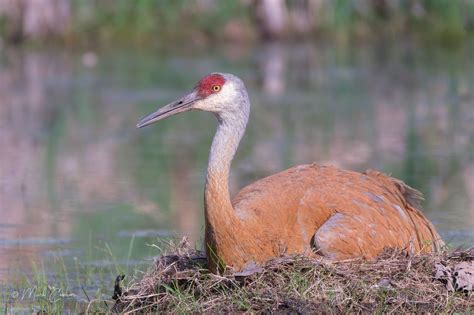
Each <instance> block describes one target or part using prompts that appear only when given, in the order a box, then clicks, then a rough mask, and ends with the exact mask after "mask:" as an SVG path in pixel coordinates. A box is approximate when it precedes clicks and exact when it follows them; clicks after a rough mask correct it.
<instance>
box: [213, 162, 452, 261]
mask: <svg viewBox="0 0 474 315" xmlns="http://www.w3.org/2000/svg"><path fill="white" fill-rule="evenodd" d="M422 199H423V197H422V194H421V193H420V192H418V191H417V190H415V189H413V188H411V187H409V186H407V185H406V184H405V183H403V182H402V181H400V180H397V179H394V178H392V177H390V176H387V175H385V174H383V173H380V172H377V171H373V170H368V171H367V172H365V173H357V172H352V171H347V170H342V169H338V168H336V167H325V166H317V165H315V164H312V165H301V166H296V167H293V168H290V169H288V170H286V171H283V172H281V173H278V174H275V175H272V176H269V177H266V178H263V179H261V180H259V181H257V182H255V183H253V184H251V185H249V186H247V187H245V188H243V189H242V190H241V191H240V192H239V193H238V194H237V195H236V196H235V197H234V199H233V200H232V206H233V208H234V211H235V214H236V216H237V218H239V220H235V221H232V222H231V224H229V220H228V219H229V218H228V217H226V216H222V217H220V218H218V219H217V220H216V221H213V224H212V225H213V226H216V225H218V226H224V225H225V226H226V228H227V229H228V231H227V233H225V234H226V235H222V236H221V237H219V236H217V237H207V240H209V241H211V240H212V244H213V245H212V247H213V250H214V251H216V253H215V254H216V255H217V256H218V257H219V258H220V259H222V261H223V262H225V264H227V265H230V266H233V267H234V268H236V269H241V268H242V267H244V266H245V265H246V264H247V263H249V262H264V261H266V260H268V259H270V258H272V257H275V256H278V255H281V254H296V253H303V254H308V255H313V254H314V253H315V252H316V253H317V254H320V255H323V256H326V257H327V258H330V259H337V260H340V259H348V258H353V257H364V258H373V257H375V256H377V254H379V253H380V252H381V251H382V250H383V249H384V248H386V247H396V248H402V249H407V250H408V249H410V248H412V249H414V250H415V251H416V252H419V251H424V252H431V251H438V250H439V249H440V248H441V246H442V245H443V242H442V240H441V238H440V236H439V235H438V233H437V232H436V230H435V229H434V227H433V225H432V224H431V223H430V222H429V221H428V220H427V219H426V217H425V216H424V215H423V213H422V212H421V211H420V210H419V209H418V208H417V207H415V204H414V201H419V200H422ZM210 228H211V227H209V226H208V229H210Z"/></svg>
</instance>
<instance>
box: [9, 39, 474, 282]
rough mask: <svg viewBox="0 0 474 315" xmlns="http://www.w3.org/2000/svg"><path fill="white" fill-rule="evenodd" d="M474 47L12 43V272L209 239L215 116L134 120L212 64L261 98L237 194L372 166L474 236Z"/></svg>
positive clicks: (468, 238)
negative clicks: (165, 241)
mask: <svg viewBox="0 0 474 315" xmlns="http://www.w3.org/2000/svg"><path fill="white" fill-rule="evenodd" d="M472 46H473V45H472V43H471V44H469V43H468V44H466V47H463V48H459V49H457V50H456V51H444V50H439V49H431V48H426V47H417V46H413V45H409V44H402V43H399V44H397V45H394V44H391V45H388V44H385V43H381V44H375V45H366V46H356V47H350V46H345V47H340V46H333V45H323V44H321V45H315V44H306V43H302V44H267V45H261V46H249V47H245V46H222V47H212V49H209V50H206V49H195V48H192V49H191V48H190V49H183V47H175V48H169V47H168V48H167V49H162V50H156V49H155V50H138V49H137V50H135V49H134V50H132V49H130V50H128V51H127V50H112V49H111V50H106V51H102V52H95V53H96V54H97V64H96V65H91V63H90V62H89V61H88V59H87V58H88V57H87V56H90V55H84V52H76V53H71V52H70V51H61V50H54V51H53V50H51V51H27V50H23V51H22V50H4V51H1V52H0V103H1V105H0V148H1V150H2V152H1V154H0V167H1V168H0V172H1V173H0V215H1V223H0V279H2V280H6V279H9V278H10V277H11V276H12V275H14V274H15V273H17V272H18V271H19V270H22V268H26V269H25V270H28V268H29V266H31V262H32V261H33V262H35V261H36V262H37V261H46V262H47V261H48V259H50V258H51V257H53V256H58V255H59V256H61V257H63V258H64V261H65V264H66V265H71V264H73V261H74V258H76V259H79V260H80V261H81V262H82V263H89V264H98V265H100V264H107V262H108V261H110V257H111V256H110V252H111V253H113V257H114V259H115V261H116V262H119V263H123V264H127V263H129V264H132V263H135V262H137V261H141V260H142V259H145V258H147V257H152V256H153V255H155V254H156V253H157V250H156V248H154V247H150V246H148V244H151V243H154V242H156V240H157V238H176V239H179V238H180V237H181V236H184V235H187V236H189V237H190V240H191V241H192V242H197V243H199V242H200V241H201V238H202V235H203V206H202V204H203V201H202V195H203V193H202V192H203V186H204V178H205V169H206V163H207V154H208V149H209V146H210V142H211V139H212V135H213V133H214V129H215V125H216V122H215V119H214V117H212V115H210V114H207V113H203V112H193V113H186V114H183V115H181V116H179V117H174V118H172V119H167V120H165V121H163V122H160V123H159V124H156V125H154V126H152V127H150V128H146V129H142V130H137V129H136V128H135V124H136V122H137V121H138V119H139V118H140V117H141V116H143V115H144V114H147V113H149V112H151V111H154V110H155V109H156V108H158V107H159V106H161V105H164V104H166V103H168V102H169V101H171V100H172V99H174V98H175V97H177V96H179V95H182V94H183V93H184V92H185V91H187V90H188V89H190V88H192V87H193V86H194V83H195V82H196V81H197V80H198V79H199V78H200V77H201V76H203V75H205V74H207V73H209V72H212V71H222V72H232V73H234V74H236V75H238V76H240V77H241V78H242V79H243V80H244V81H245V83H246V85H247V88H248V90H249V94H250V98H251V101H252V105H253V108H252V114H251V118H250V122H249V125H248V130H247V133H246V136H245V137H244V139H243V142H242V144H241V147H240V150H239V152H238V154H237V156H236V159H235V161H234V163H233V170H232V175H231V188H232V191H233V192H234V193H235V192H236V191H238V189H239V188H241V187H243V186H244V185H246V184H248V183H250V182H252V181H254V180H256V179H258V178H260V177H263V176H266V175H270V174H273V173H275V172H278V171H280V170H283V169H286V168H288V167H290V166H293V165H296V164H301V163H310V162H317V163H319V164H325V165H337V166H340V167H344V168H349V169H352V170H358V171H363V170H365V169H367V168H375V169H379V170H381V171H384V172H386V173H389V174H392V175H393V176H395V177H398V178H400V179H402V180H404V181H405V182H407V183H408V184H409V185H412V186H414V187H416V188H418V189H419V190H421V191H422V192H423V193H424V194H425V197H426V202H425V204H424V212H425V213H426V215H427V216H428V217H429V218H430V219H431V220H432V221H433V222H434V224H435V226H436V227H437V228H438V230H439V231H440V233H441V235H442V236H443V237H444V238H445V239H446V240H447V241H449V242H451V243H452V244H454V245H460V244H471V245H472V244H473V243H474V92H473V91H474V88H473V87H474V62H473V60H474V58H472V57H473V56H472V51H474V50H473V49H472ZM109 250H110V252H109ZM46 269H47V267H46ZM51 272H52V273H54V271H51Z"/></svg>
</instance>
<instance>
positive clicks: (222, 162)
mask: <svg viewBox="0 0 474 315" xmlns="http://www.w3.org/2000/svg"><path fill="white" fill-rule="evenodd" d="M217 119H218V122H219V125H218V127H217V131H216V134H215V136H214V140H213V141H212V146H211V151H210V153H209V162H208V166H207V178H206V191H207V190H208V189H210V188H211V187H210V185H211V184H213V187H212V188H214V193H219V194H221V196H219V197H220V198H219V199H220V200H221V201H223V200H224V199H225V200H228V202H229V203H230V195H229V188H228V187H229V174H230V165H231V163H232V160H233V158H234V156H235V153H236V151H237V148H238V146H239V143H240V140H241V139H242V137H243V135H244V132H245V127H246V125H247V121H248V113H242V114H241V115H235V116H232V117H225V116H223V115H221V116H217ZM214 185H217V186H214ZM217 188H218V190H217V191H216V189H217Z"/></svg>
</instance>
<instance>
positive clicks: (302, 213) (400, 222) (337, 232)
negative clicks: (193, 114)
mask: <svg viewBox="0 0 474 315" xmlns="http://www.w3.org/2000/svg"><path fill="white" fill-rule="evenodd" d="M191 109H197V110H203V111H208V112H212V113H213V114H214V115H215V116H216V117H217V121H218V128H217V132H216V135H215V136H214V140H213V142H212V146H211V151H210V154H209V162H208V168H207V176H206V188H205V193H204V197H205V199H204V204H205V220H206V235H205V249H206V253H207V257H208V262H209V266H210V268H211V270H213V271H215V270H217V269H218V267H219V266H220V265H227V266H231V267H233V268H235V269H238V270H239V269H242V268H244V267H245V265H246V264H248V263H252V262H253V263H261V262H264V261H266V260H268V259H270V258H272V257H276V256H279V255H282V254H307V255H322V256H324V257H326V258H328V259H334V260H341V259H347V258H353V257H365V258H372V257H374V256H376V255H377V254H379V253H380V252H381V251H382V250H383V249H384V248H386V247H396V248H402V249H406V250H409V251H413V252H419V251H426V252H430V251H438V250H439V249H440V247H441V246H442V245H443V242H442V240H441V238H440V236H439V235H438V233H437V232H436V230H435V229H434V227H433V225H432V224H431V223H430V222H429V221H428V219H427V218H426V217H425V216H424V215H423V214H422V213H421V211H420V210H419V209H418V208H417V206H416V202H417V201H419V200H420V199H422V197H421V193H419V192H418V191H416V190H414V189H413V188H410V187H408V186H407V185H405V184H404V183H403V182H402V181H399V180H397V179H394V178H391V177H389V176H387V175H384V174H382V173H379V172H376V171H367V172H365V173H363V174H362V173H357V172H351V171H346V170H341V169H338V168H335V167H325V166H317V165H315V164H312V165H301V166H296V167H293V168H290V169H288V170H286V171H283V172H280V173H278V174H275V175H272V176H269V177H266V178H263V179H261V180H259V181H257V182H255V183H253V184H251V185H249V186H247V187H245V188H244V189H242V190H241V191H240V192H239V193H238V194H237V195H236V196H235V197H234V199H233V200H231V198H230V195H229V187H228V182H229V173H230V164H231V162H232V159H233V157H234V155H235V152H236V150H237V147H238V145H239V142H240V140H241V139H242V136H243V134H244V132H245V127H246V125H247V121H248V117H249V113H250V101H249V98H248V95H247V91H246V89H245V86H244V83H243V82H242V80H240V79H239V78H237V77H236V76H234V75H232V74H225V73H213V74H210V75H208V76H206V77H204V78H203V79H201V81H199V82H198V84H197V85H196V87H195V88H194V89H193V91H191V92H190V93H188V94H187V95H184V96H183V97H181V98H179V99H177V100H175V101H174V102H172V103H170V104H168V105H166V106H164V107H162V108H161V109H159V110H157V111H156V112H155V113H152V114H150V115H148V116H146V117H145V118H143V119H142V120H141V121H140V122H139V123H138V125H137V126H138V127H144V126H147V125H149V124H151V123H153V122H155V121H158V120H161V119H164V118H166V117H169V116H172V115H175V114H178V113H181V112H185V111H188V110H191Z"/></svg>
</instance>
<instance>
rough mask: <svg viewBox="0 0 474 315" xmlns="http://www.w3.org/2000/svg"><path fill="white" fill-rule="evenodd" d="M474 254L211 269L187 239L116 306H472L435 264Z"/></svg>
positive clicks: (386, 309)
mask: <svg viewBox="0 0 474 315" xmlns="http://www.w3.org/2000/svg"><path fill="white" fill-rule="evenodd" d="M461 261H474V249H470V250H463V251H462V250H457V251H454V252H449V253H448V252H445V253H442V254H436V255H428V254H419V255H413V256H410V255H407V254H406V253H404V252H401V251H398V250H393V249H391V250H386V251H384V252H383V253H382V254H381V255H380V256H379V257H378V258H377V259H375V260H373V261H364V260H360V259H356V260H351V261H343V262H330V261H326V260H323V259H315V258H308V257H303V256H291V257H281V258H276V259H273V260H271V261H269V262H268V263H266V264H265V265H264V266H262V267H257V266H254V267H250V268H248V269H246V270H245V271H243V272H240V273H235V272H232V270H226V271H225V272H224V273H223V274H221V275H217V274H212V273H210V272H209V271H208V270H207V269H206V260H205V258H204V256H203V254H202V253H201V252H199V251H196V250H193V249H191V248H190V247H189V245H188V244H187V243H186V242H182V243H180V244H179V245H177V246H173V247H172V248H171V249H170V250H169V251H168V254H166V255H163V256H161V257H160V258H158V259H157V261H156V263H155V265H154V266H153V267H152V268H151V269H150V270H149V272H148V273H147V274H146V275H145V276H144V278H143V279H142V280H141V281H139V282H137V283H134V284H131V286H130V287H129V288H128V289H127V290H125V293H124V294H123V295H122V296H121V297H120V299H119V300H118V301H117V303H116V305H115V306H114V311H118V312H125V313H127V312H132V313H133V312H170V313H189V312H199V313H224V312H225V313H229V312H232V313H235V312H251V313H267V312H292V313H293V312H294V313H314V312H325V313H346V312H351V313H352V312H362V313H380V312H383V313H392V312H396V313H407V312H410V313H414V312H417V313H418V312H423V313H425V312H429V313H439V312H447V313H452V312H473V311H474V293H473V292H450V291H448V290H447V289H446V285H445V283H446V281H445V283H443V279H436V278H435V272H436V268H435V266H436V265H437V264H442V265H444V266H452V265H454V264H457V263H459V262H461Z"/></svg>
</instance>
